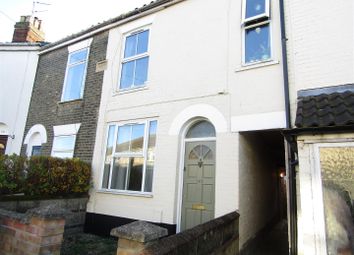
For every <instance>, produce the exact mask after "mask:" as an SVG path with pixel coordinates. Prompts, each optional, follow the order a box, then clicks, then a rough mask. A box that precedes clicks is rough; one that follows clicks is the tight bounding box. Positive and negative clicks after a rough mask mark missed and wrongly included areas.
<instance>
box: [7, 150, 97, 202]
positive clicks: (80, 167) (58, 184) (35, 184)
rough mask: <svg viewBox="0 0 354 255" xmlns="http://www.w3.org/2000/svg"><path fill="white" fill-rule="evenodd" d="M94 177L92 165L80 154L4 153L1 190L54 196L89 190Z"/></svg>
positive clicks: (8, 192)
mask: <svg viewBox="0 0 354 255" xmlns="http://www.w3.org/2000/svg"><path fill="white" fill-rule="evenodd" d="M9 159H10V161H9ZM90 178H91V167H90V165H89V164H87V163H85V162H83V161H81V160H79V159H76V158H74V159H60V158H53V157H47V156H33V157H31V158H25V157H20V156H15V155H14V156H10V157H9V156H1V157H0V194H13V193H18V192H23V193H25V195H30V196H54V197H55V196H67V195H73V194H87V192H88V190H89V188H90Z"/></svg>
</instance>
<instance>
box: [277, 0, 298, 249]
mask: <svg viewBox="0 0 354 255" xmlns="http://www.w3.org/2000/svg"><path fill="white" fill-rule="evenodd" d="M279 8H280V31H281V46H282V62H283V63H282V66H283V82H284V104H285V117H286V129H291V111H290V95H289V94H290V92H289V69H288V57H287V52H288V51H287V44H286V43H287V38H286V26H285V6H284V0H279ZM284 138H285V140H286V141H287V146H286V155H287V164H286V165H287V169H288V192H289V195H288V197H289V201H288V202H289V207H288V208H289V219H288V221H289V222H288V226H289V228H290V229H289V230H290V231H289V239H290V240H289V241H290V243H289V244H290V251H289V252H290V254H291V255H296V254H297V201H296V199H297V198H296V170H295V165H296V158H295V150H294V141H292V142H289V141H288V139H287V137H286V136H284Z"/></svg>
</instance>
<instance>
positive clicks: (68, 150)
mask: <svg viewBox="0 0 354 255" xmlns="http://www.w3.org/2000/svg"><path fill="white" fill-rule="evenodd" d="M63 137H73V140H74V147H73V148H70V149H66V150H58V149H55V147H54V145H55V142H56V140H57V139H58V138H63ZM75 144H76V135H58V136H55V137H54V139H53V146H52V152H51V155H52V156H53V157H57V156H55V155H54V154H55V153H70V157H67V158H72V157H73V156H74V150H75Z"/></svg>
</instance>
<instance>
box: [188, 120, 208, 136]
mask: <svg viewBox="0 0 354 255" xmlns="http://www.w3.org/2000/svg"><path fill="white" fill-rule="evenodd" d="M200 137H215V128H214V126H213V125H212V124H211V123H209V122H207V121H200V122H197V123H196V124H194V125H193V126H192V127H191V128H190V129H189V130H188V133H187V135H186V138H200Z"/></svg>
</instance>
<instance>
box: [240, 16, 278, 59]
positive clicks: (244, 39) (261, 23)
mask: <svg viewBox="0 0 354 255" xmlns="http://www.w3.org/2000/svg"><path fill="white" fill-rule="evenodd" d="M266 24H268V26H269V47H270V56H269V58H268V59H265V60H258V61H254V62H248V63H247V62H246V31H247V30H248V29H251V28H254V27H259V26H263V25H266ZM272 46H273V36H272V22H271V21H270V20H267V21H263V22H259V23H256V24H252V25H249V26H245V27H244V28H243V31H242V66H250V65H255V64H259V63H265V62H270V61H273V47H272Z"/></svg>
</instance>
